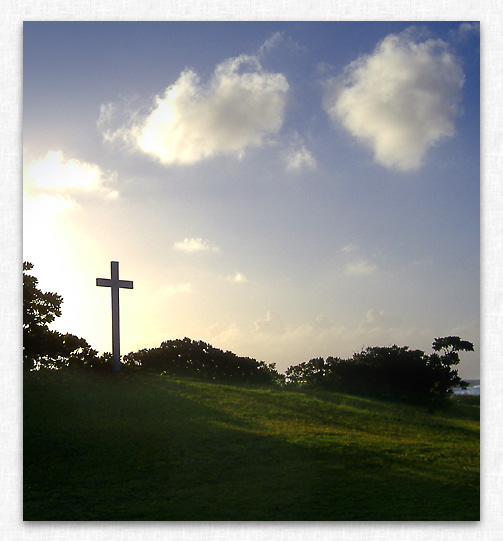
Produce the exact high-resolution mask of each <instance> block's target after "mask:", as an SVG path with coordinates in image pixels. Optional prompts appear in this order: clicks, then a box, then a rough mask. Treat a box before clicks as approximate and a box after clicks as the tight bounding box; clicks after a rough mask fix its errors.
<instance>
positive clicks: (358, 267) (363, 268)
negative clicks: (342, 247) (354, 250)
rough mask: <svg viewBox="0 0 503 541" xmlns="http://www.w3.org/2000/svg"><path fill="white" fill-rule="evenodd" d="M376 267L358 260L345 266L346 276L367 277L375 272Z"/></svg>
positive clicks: (363, 260)
mask: <svg viewBox="0 0 503 541" xmlns="http://www.w3.org/2000/svg"><path fill="white" fill-rule="evenodd" d="M376 268H377V267H376V266H375V265H372V264H371V263H369V262H368V261H366V260H365V259H358V260H357V261H353V262H351V263H348V264H347V265H346V274H349V275H351V276H368V275H369V274H372V273H373V272H374V271H375V270H376Z"/></svg>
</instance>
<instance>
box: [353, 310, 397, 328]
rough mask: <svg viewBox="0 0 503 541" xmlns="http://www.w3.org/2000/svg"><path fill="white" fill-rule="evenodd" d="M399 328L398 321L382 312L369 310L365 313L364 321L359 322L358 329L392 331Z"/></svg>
mask: <svg viewBox="0 0 503 541" xmlns="http://www.w3.org/2000/svg"><path fill="white" fill-rule="evenodd" d="M398 327H400V320H399V319H398V318H397V317H395V316H392V315H390V314H388V313H386V312H384V311H383V310H374V309H372V308H371V309H370V310H368V311H367V314H366V316H365V319H364V320H363V321H361V322H360V328H361V329H363V330H371V329H387V330H392V329H395V328H398Z"/></svg>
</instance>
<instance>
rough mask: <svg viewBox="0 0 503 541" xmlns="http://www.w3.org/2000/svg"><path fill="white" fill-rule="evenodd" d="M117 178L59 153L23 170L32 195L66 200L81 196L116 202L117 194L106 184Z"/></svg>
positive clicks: (52, 153)
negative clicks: (89, 195) (43, 195)
mask: <svg viewBox="0 0 503 541" xmlns="http://www.w3.org/2000/svg"><path fill="white" fill-rule="evenodd" d="M116 179H117V174H116V173H114V172H106V171H103V170H102V169H101V168H100V167H99V166H98V165H96V164H94V163H89V162H84V161H80V160H77V159H68V158H65V156H64V155H63V152H62V151H61V150H58V151H53V150H51V151H49V152H48V153H47V154H46V155H45V156H44V157H43V158H42V159H41V160H38V161H35V162H32V163H30V164H29V165H28V166H27V167H26V170H25V178H24V183H25V186H26V188H27V190H29V191H31V192H36V193H38V194H45V195H52V196H53V197H56V198H59V199H66V200H67V201H68V200H69V199H70V198H71V196H74V195H77V194H83V193H87V194H94V195H99V196H100V197H104V198H107V199H115V198H117V196H118V195H119V193H118V192H117V191H116V190H112V189H111V188H110V187H109V184H113V183H114V182H115V181H116Z"/></svg>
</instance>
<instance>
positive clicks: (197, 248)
mask: <svg viewBox="0 0 503 541" xmlns="http://www.w3.org/2000/svg"><path fill="white" fill-rule="evenodd" d="M173 248H174V249H175V250H181V251H182V252H203V251H209V252H220V248H219V247H218V246H214V245H213V244H210V243H209V242H208V241H207V240H203V239H202V238H200V237H199V238H191V239H187V238H185V239H183V240H182V241H179V242H175V244H174V245H173Z"/></svg>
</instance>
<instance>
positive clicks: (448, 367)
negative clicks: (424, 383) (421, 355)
mask: <svg viewBox="0 0 503 541" xmlns="http://www.w3.org/2000/svg"><path fill="white" fill-rule="evenodd" d="M432 347H433V350H434V351H435V353H432V354H431V355H430V356H429V358H428V367H429V369H430V373H431V378H432V379H431V385H430V400H431V402H430V411H433V410H434V409H435V407H437V406H438V405H440V404H442V403H443V402H445V399H446V398H447V397H448V396H449V395H451V394H452V390H453V389H454V388H456V387H461V388H462V389H466V388H467V387H468V383H467V382H466V381H463V380H462V379H461V378H460V377H459V376H458V371H457V370H455V369H453V368H452V367H453V366H456V365H458V364H459V360H460V359H459V352H460V351H473V349H474V348H473V344H472V343H471V342H468V341H467V340H461V338H459V336H446V337H444V338H435V340H434V341H433V346H432ZM437 352H440V353H437Z"/></svg>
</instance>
